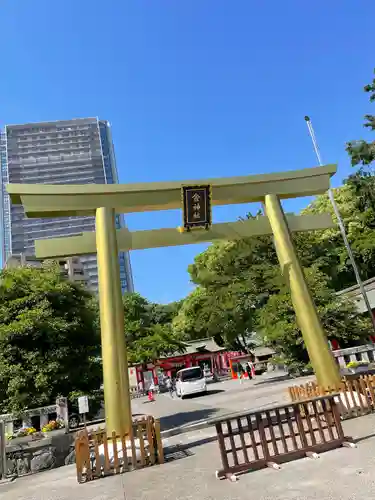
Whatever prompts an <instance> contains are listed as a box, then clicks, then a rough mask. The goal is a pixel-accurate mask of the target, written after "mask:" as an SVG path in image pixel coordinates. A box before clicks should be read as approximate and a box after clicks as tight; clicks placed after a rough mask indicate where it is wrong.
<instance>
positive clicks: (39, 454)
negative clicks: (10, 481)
mask: <svg viewBox="0 0 375 500" xmlns="http://www.w3.org/2000/svg"><path fill="white" fill-rule="evenodd" d="M73 441H74V435H73V434H66V433H65V430H62V431H52V432H51V435H50V436H48V437H44V438H43V439H40V440H31V439H30V438H19V439H17V440H14V442H12V441H11V442H10V444H8V445H7V447H6V457H7V476H9V477H14V476H24V475H27V474H34V473H36V472H40V471H43V470H48V469H53V468H55V467H61V466H62V465H65V459H66V457H67V456H68V455H69V453H70V451H71V445H72V443H73Z"/></svg>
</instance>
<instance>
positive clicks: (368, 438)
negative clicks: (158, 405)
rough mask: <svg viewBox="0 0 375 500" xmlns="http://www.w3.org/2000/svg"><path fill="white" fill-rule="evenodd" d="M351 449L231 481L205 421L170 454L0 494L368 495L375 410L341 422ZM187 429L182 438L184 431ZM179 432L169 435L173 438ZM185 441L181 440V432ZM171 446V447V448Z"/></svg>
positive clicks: (65, 473)
mask: <svg viewBox="0 0 375 500" xmlns="http://www.w3.org/2000/svg"><path fill="white" fill-rule="evenodd" d="M344 427H345V432H346V434H348V435H349V434H351V435H353V436H355V437H357V438H359V439H360V442H359V444H358V448H357V449H347V448H340V449H337V450H334V451H331V452H327V453H323V454H322V455H321V456H320V458H319V459H318V460H311V459H307V458H306V459H302V460H297V461H294V462H290V463H287V464H284V465H283V466H282V468H281V470H278V471H275V470H271V469H264V470H261V471H256V472H252V473H249V474H245V475H243V476H241V477H240V479H239V481H237V482H236V483H230V482H229V481H219V480H217V479H216V477H215V470H216V469H218V468H219V467H220V458H219V453H218V447H217V443H216V442H207V441H209V438H210V436H212V432H211V431H209V430H208V429H206V430H204V431H199V432H197V433H195V434H193V433H191V434H190V436H189V434H186V435H184V448H183V447H180V448H179V447H177V448H176V447H175V448H174V452H175V453H174V458H175V460H173V461H171V462H169V463H166V464H164V465H161V466H154V467H150V468H148V469H143V470H139V471H135V472H131V473H126V474H123V475H121V476H114V477H110V478H106V479H99V480H96V481H92V482H91V483H87V484H83V485H82V484H81V485H79V484H77V482H76V477H75V467H74V466H69V467H63V468H60V469H56V470H52V471H49V472H45V473H41V474H37V475H35V476H31V477H30V476H29V477H26V478H23V479H17V480H16V481H15V482H14V483H11V484H5V485H3V486H0V499H1V500H2V499H4V500H124V499H126V500H153V499H155V500H176V499H177V498H178V499H179V500H192V499H194V500H244V499H245V498H253V499H256V500H318V499H319V500H365V499H366V500H367V499H372V498H374V496H375V473H374V470H375V433H374V431H375V415H368V416H365V417H361V418H358V419H353V420H351V421H346V422H344ZM187 437H188V438H187ZM181 438H182V436H175V437H174V438H171V439H170V440H169V441H168V443H166V444H168V445H176V444H177V443H178V440H179V439H181ZM187 439H188V441H190V444H189V445H188V446H187V445H186V440H187ZM170 451H173V448H170ZM169 456H170V457H171V455H169Z"/></svg>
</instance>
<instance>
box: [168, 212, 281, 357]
mask: <svg viewBox="0 0 375 500" xmlns="http://www.w3.org/2000/svg"><path fill="white" fill-rule="evenodd" d="M249 217H251V215H249ZM278 270H279V267H278V263H277V257H276V252H275V250H274V247H273V245H272V240H271V238H270V237H260V238H247V239H243V240H236V241H221V242H217V243H214V244H213V245H211V246H210V247H209V248H208V249H207V250H206V251H205V252H203V253H201V254H200V255H198V256H197V257H196V258H195V260H194V264H192V265H191V266H189V272H190V276H191V279H192V281H193V282H194V283H195V284H196V285H197V288H196V289H195V290H194V291H193V292H192V293H191V294H190V295H189V296H188V297H187V298H186V299H185V301H184V303H183V305H182V307H181V309H180V312H179V314H178V316H177V317H176V319H175V321H174V327H175V328H176V329H177V330H178V331H179V332H181V333H182V334H183V333H184V334H185V335H187V336H188V337H189V338H202V337H206V336H212V337H215V339H216V340H217V342H218V343H219V344H221V345H225V346H227V347H229V348H234V349H242V350H246V346H248V345H249V342H250V341H251V339H252V337H253V331H254V317H255V312H256V310H257V309H258V308H259V307H261V306H262V305H263V304H264V303H265V302H266V301H267V300H268V297H269V296H270V294H272V293H275V292H276V290H275V289H274V286H273V281H272V278H273V276H274V274H275V272H278Z"/></svg>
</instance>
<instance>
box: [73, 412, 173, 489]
mask: <svg viewBox="0 0 375 500" xmlns="http://www.w3.org/2000/svg"><path fill="white" fill-rule="evenodd" d="M75 451H76V467H77V480H78V482H79V483H84V482H86V481H90V480H91V479H95V478H99V477H103V476H108V475H112V474H119V473H123V472H127V471H130V470H135V469H138V468H143V467H147V466H150V465H154V464H156V463H159V464H161V463H163V462H164V453H163V445H162V441H161V437H160V422H159V420H154V418H153V417H151V416H147V417H145V418H142V419H139V420H137V421H133V426H132V430H131V432H130V433H129V434H128V435H124V436H118V435H116V433H115V432H113V433H112V434H110V435H107V433H106V431H105V430H98V431H93V432H91V433H89V432H87V430H82V431H79V432H78V433H77V435H76V440H75Z"/></svg>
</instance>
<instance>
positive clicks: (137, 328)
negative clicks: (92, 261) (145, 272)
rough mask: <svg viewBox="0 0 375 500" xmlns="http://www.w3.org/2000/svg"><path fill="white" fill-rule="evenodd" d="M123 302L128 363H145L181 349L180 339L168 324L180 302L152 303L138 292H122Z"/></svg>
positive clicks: (182, 347) (182, 346)
mask: <svg viewBox="0 0 375 500" xmlns="http://www.w3.org/2000/svg"><path fill="white" fill-rule="evenodd" d="M123 306H124V323H125V337H126V343H127V347H128V356H129V361H130V362H131V363H146V362H149V361H154V360H156V359H159V358H162V357H165V356H168V355H169V354H171V353H173V352H182V351H183V349H184V345H183V342H182V341H181V339H180V337H179V336H178V335H177V334H176V332H175V331H173V330H172V328H171V323H172V320H173V318H174V316H175V315H176V314H177V311H178V309H179V308H180V303H178V302H173V303H171V304H166V305H163V304H155V303H151V302H148V300H147V299H145V298H144V297H142V296H141V295H140V294H138V293H125V294H124V296H123Z"/></svg>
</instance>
